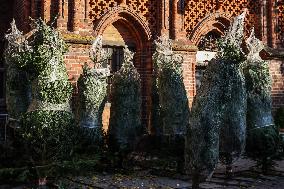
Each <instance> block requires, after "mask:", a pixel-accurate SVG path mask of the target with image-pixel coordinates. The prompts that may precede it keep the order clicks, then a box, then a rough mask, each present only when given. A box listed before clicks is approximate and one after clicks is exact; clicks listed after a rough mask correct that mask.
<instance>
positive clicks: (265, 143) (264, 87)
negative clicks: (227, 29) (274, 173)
mask: <svg viewBox="0 0 284 189" xmlns="http://www.w3.org/2000/svg"><path fill="white" fill-rule="evenodd" d="M246 43H247V47H248V49H249V51H250V52H249V54H248V58H247V63H246V67H245V68H244V73H245V77H246V88H247V93H248V100H247V106H248V111H247V132H248V135H247V146H246V153H247V155H248V156H249V157H251V158H253V159H255V160H257V161H258V162H259V163H260V164H262V166H263V167H262V168H263V169H267V166H268V165H269V164H270V163H271V161H272V159H273V156H275V154H276V152H277V148H278V142H279V134H278V131H277V128H276V126H275V125H274V122H273V117H272V111H271V109H272V99H271V83H272V81H271V77H270V73H269V65H268V62H266V61H263V60H262V59H261V57H260V56H259V53H260V51H261V50H262V49H263V48H264V46H263V44H262V42H261V41H260V40H258V39H257V38H256V37H255V35H254V30H253V31H252V33H251V36H250V37H249V38H248V39H247V41H246Z"/></svg>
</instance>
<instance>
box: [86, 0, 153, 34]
mask: <svg viewBox="0 0 284 189" xmlns="http://www.w3.org/2000/svg"><path fill="white" fill-rule="evenodd" d="M89 4H90V7H91V8H90V13H89V17H90V19H92V20H94V21H96V20H98V19H100V17H101V16H102V15H103V14H104V13H105V12H106V11H108V10H109V9H111V8H113V7H116V6H118V3H117V1H115V0H90V3H89ZM126 4H127V6H128V7H130V8H131V9H133V10H134V11H135V12H137V13H139V15H140V16H141V17H143V19H145V21H146V22H147V24H148V25H149V27H150V28H151V31H152V32H156V9H157V1H153V0H142V1H141V0H126Z"/></svg>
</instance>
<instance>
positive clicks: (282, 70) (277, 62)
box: [269, 58, 284, 111]
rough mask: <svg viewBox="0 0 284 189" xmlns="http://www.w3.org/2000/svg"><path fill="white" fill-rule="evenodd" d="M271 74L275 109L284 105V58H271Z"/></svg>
mask: <svg viewBox="0 0 284 189" xmlns="http://www.w3.org/2000/svg"><path fill="white" fill-rule="evenodd" d="M269 66H270V74H271V77H272V90H271V95H272V105H273V111H276V110H277V108H280V107H284V59H283V58H282V59H277V58H276V59H272V60H270V64H269Z"/></svg>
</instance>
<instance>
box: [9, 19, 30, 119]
mask: <svg viewBox="0 0 284 189" xmlns="http://www.w3.org/2000/svg"><path fill="white" fill-rule="evenodd" d="M5 38H6V39H7V46H6V49H5V52H4V57H5V63H6V78H5V81H6V88H5V89H6V95H5V98H6V105H7V111H8V114H9V117H10V118H13V119H19V117H20V116H21V115H22V114H23V113H25V112H26V111H27V109H28V106H29V103H30V100H31V87H30V82H29V80H28V76H27V73H26V72H25V71H23V70H21V69H20V66H19V64H20V63H21V59H20V54H21V53H22V52H23V51H26V50H28V49H30V47H29V46H28V44H27V40H26V39H25V38H24V36H23V34H22V32H20V31H19V30H18V29H17V27H16V25H15V21H14V20H13V22H12V23H11V30H10V33H9V34H7V35H5Z"/></svg>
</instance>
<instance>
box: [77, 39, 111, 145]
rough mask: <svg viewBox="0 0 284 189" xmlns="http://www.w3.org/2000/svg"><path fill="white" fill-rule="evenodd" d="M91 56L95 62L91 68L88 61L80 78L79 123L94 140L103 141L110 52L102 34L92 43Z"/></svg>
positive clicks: (88, 136)
mask: <svg viewBox="0 0 284 189" xmlns="http://www.w3.org/2000/svg"><path fill="white" fill-rule="evenodd" d="M90 58H91V59H92V60H93V62H94V67H93V68H91V67H90V66H88V65H87V64H86V63H85V64H84V66H83V73H82V74H81V76H80V78H79V79H78V93H79V99H80V108H79V125H80V126H81V127H82V129H83V130H85V132H84V133H85V135H87V138H89V139H90V140H91V141H92V142H99V143H101V142H102V139H103V131H102V113H103V108H104V105H105V99H106V95H107V81H106V80H107V76H109V73H110V70H109V68H108V67H107V60H108V58H109V54H107V53H106V52H105V50H104V49H103V48H102V36H98V37H97V38H96V39H95V40H94V42H93V45H92V48H91V51H90Z"/></svg>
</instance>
